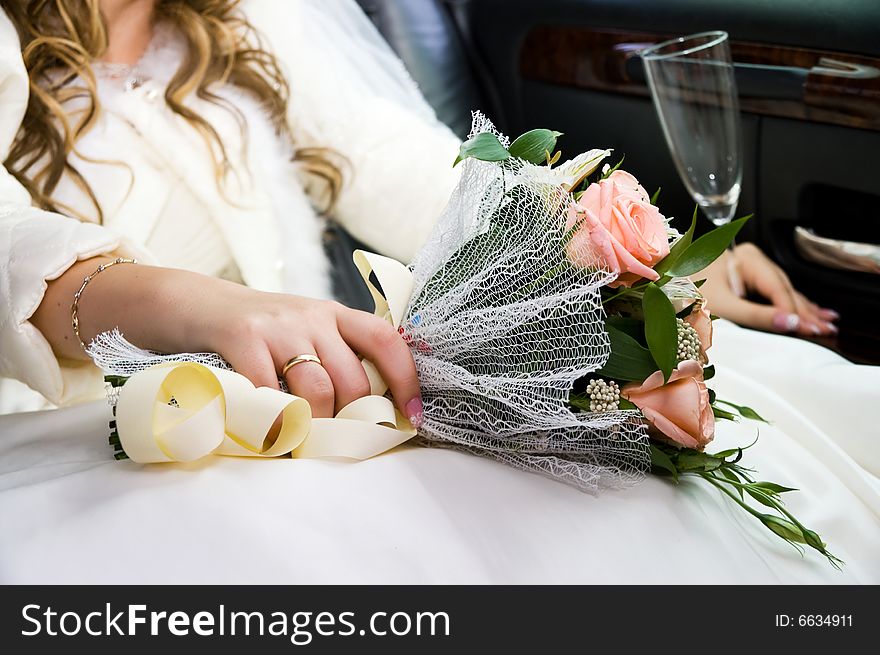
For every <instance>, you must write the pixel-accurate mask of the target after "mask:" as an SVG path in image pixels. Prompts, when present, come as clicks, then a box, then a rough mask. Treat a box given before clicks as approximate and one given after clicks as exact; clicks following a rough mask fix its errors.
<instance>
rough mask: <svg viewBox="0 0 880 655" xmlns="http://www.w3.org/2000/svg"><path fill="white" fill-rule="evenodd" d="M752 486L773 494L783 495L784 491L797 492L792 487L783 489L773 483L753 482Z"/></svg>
mask: <svg viewBox="0 0 880 655" xmlns="http://www.w3.org/2000/svg"><path fill="white" fill-rule="evenodd" d="M753 484H754V486H756V487H758V488H759V489H764V490H766V491H769V492H770V493H773V494H784V493H785V492H786V491H797V489H794V488H793V487H783V486H782V485H781V484H776V483H775V482H754V483H753Z"/></svg>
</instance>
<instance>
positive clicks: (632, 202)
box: [566, 170, 669, 287]
mask: <svg viewBox="0 0 880 655" xmlns="http://www.w3.org/2000/svg"><path fill="white" fill-rule="evenodd" d="M578 221H580V227H579V228H578V230H577V232H576V233H575V235H574V236H573V237H572V239H571V241H570V242H569V244H568V256H569V258H570V259H571V261H572V262H573V263H574V264H576V265H578V266H583V267H584V268H586V267H589V266H595V265H597V264H604V265H605V266H607V267H608V268H610V269H611V270H612V271H613V272H615V273H617V274H618V276H617V279H616V280H615V281H614V282H612V283H611V284H610V285H609V286H612V287H616V286H621V285H622V286H625V287H629V286H632V284H633V283H634V282H637V281H638V280H640V279H641V278H647V279H649V280H656V279H658V278H659V277H660V276H659V275H658V274H657V273H656V272H655V271H654V270H653V269H652V268H651V267H652V266H654V265H656V264H657V263H658V262H659V261H660V260H661V259H663V258H664V257H666V255H668V254H669V237H668V236H667V234H666V221H665V219H664V217H663V214H661V213H660V210H659V209H657V208H656V207H655V206H654V205H652V204H651V201H650V199H649V198H648V194H647V192H646V191H645V190H644V189H643V188H642V186H641V185H640V184H639V182H638V180H636V178H634V177H633V176H632V175H630V174H629V173H627V172H626V171H622V170H616V171H614V172H613V173H612V174H611V175H609V176H608V177H607V178H606V179H604V180H601V181H600V182H594V183H593V184H591V185H590V186H588V187H587V189H586V190H585V191H584V193H583V195H581V197H580V199H579V200H578V201H577V203H575V204H573V205H572V206H571V207H570V208H569V213H568V220H567V223H566V227H567V228H571V227H572V226H573V225H575V224H577V223H578Z"/></svg>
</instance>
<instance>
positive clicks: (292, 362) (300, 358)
mask: <svg viewBox="0 0 880 655" xmlns="http://www.w3.org/2000/svg"><path fill="white" fill-rule="evenodd" d="M303 362H312V363H314V364H317V365H318V366H323V364H321V360H320V359H318V356H317V355H309V354H304V355H297V356H296V357H291V358H290V359H288V360H287V363H286V364H285V365H284V368H282V369H281V377H284V376H285V375H287V371H289V370H290V369H292V368H293V367H294V366H296V365H297V364H302V363H303Z"/></svg>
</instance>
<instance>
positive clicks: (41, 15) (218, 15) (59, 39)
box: [0, 0, 342, 222]
mask: <svg viewBox="0 0 880 655" xmlns="http://www.w3.org/2000/svg"><path fill="white" fill-rule="evenodd" d="M238 4H239V3H238V0H156V7H155V19H156V20H157V21H168V22H170V23H172V24H173V25H174V26H175V27H176V29H177V30H178V31H179V33H180V34H181V36H182V37H183V39H184V41H185V43H186V45H187V51H188V56H186V57H185V58H184V59H183V61H182V62H181V63H180V66H179V68H178V70H177V72H176V73H175V74H174V76H173V77H172V79H171V81H170V83H169V84H168V88H167V89H166V91H165V102H166V103H167V104H168V107H169V108H170V109H171V110H172V111H173V112H175V113H176V114H178V115H180V116H181V117H183V118H184V119H185V120H187V121H188V122H189V123H190V124H191V125H192V126H193V127H195V128H196V129H197V130H198V131H199V132H200V133H201V134H202V136H203V137H204V138H205V140H206V141H207V143H208V146H209V148H210V149H211V152H212V153H213V155H214V165H215V171H216V173H217V179H218V184H219V183H220V182H221V180H222V178H223V176H224V171H225V170H226V169H227V166H226V162H227V155H226V148H225V146H224V144H223V142H222V141H221V140H220V137H219V135H218V134H217V132H216V131H215V130H214V128H213V127H212V126H211V124H210V123H209V122H208V121H206V120H205V119H204V118H202V117H201V116H199V115H198V114H197V113H196V112H194V111H192V110H191V109H189V108H188V107H187V105H186V98H187V96H189V95H190V94H191V93H195V94H196V96H197V97H199V98H201V99H203V100H208V101H210V102H214V103H216V104H219V105H223V106H226V107H227V108H228V109H229V110H230V111H232V112H233V113H235V114H236V115H237V116H238V118H239V121H240V123H241V124H242V129H244V128H245V126H244V123H243V120H242V119H241V116H240V115H239V114H238V113H237V110H236V109H235V108H233V107H230V106H228V104H225V103H223V102H222V101H221V99H220V98H219V97H218V96H217V95H216V94H215V93H214V92H213V91H212V89H215V88H216V87H217V86H219V85H223V84H232V85H234V86H236V87H238V88H240V89H242V90H244V91H246V92H248V93H250V94H251V95H253V96H254V97H255V98H256V99H257V100H258V101H259V102H260V104H261V105H262V106H263V108H264V109H265V110H266V111H267V113H268V115H269V117H270V118H271V120H272V123H273V125H274V127H275V129H276V131H277V133H278V135H279V136H280V137H282V138H286V139H290V132H289V129H288V126H287V123H286V114H287V103H288V97H289V88H288V85H287V81H286V80H285V79H284V76H283V75H282V73H281V70H280V68H279V66H278V62H277V61H276V60H275V57H274V56H273V55H272V54H271V53H269V52H268V51H267V50H265V48H263V46H262V45H261V43H260V39H259V35H258V34H257V33H256V31H255V30H254V28H253V27H252V26H251V25H250V23H248V21H247V20H246V19H245V17H244V16H243V15H242V14H241V13H239V12H238V11H236V8H237V5H238ZM0 7H2V8H3V9H4V10H5V11H6V13H7V15H8V16H9V18H10V19H11V20H12V22H13V24H14V25H15V27H16V29H17V31H18V35H19V39H20V40H21V49H22V57H23V59H24V63H25V66H26V68H27V71H28V76H29V80H30V99H29V102H28V106H27V110H26V113H25V116H24V120H23V121H22V124H21V128H20V129H19V132H18V134H17V135H16V138H15V141H14V143H13V145H12V148H11V149H10V151H9V155H8V157H7V158H6V161H5V162H4V165H5V166H6V168H7V170H9V171H10V173H11V174H12V175H14V176H15V177H16V179H18V181H19V182H21V183H22V184H23V185H24V186H25V188H26V189H27V190H28V191H29V192H30V194H31V197H32V199H33V202H34V204H36V205H38V206H40V207H42V208H44V209H49V210H51V211H63V212H65V213H68V214H73V215H77V213H76V212H74V211H72V209H71V208H69V207H63V206H61V205H60V204H59V203H58V202H57V201H55V200H53V198H52V194H53V192H54V190H55V188H56V187H57V186H58V183H59V181H60V180H61V178H62V176H63V175H64V174H65V173H67V174H68V175H70V176H71V178H72V179H73V181H74V182H75V183H76V184H77V185H78V186H79V187H80V188H81V189H82V190H83V191H84V192H85V193H86V194H87V196H88V197H89V198H90V199H91V202H92V204H93V206H94V209H95V216H93V217H86V216H81V215H77V217H78V218H80V219H81V220H93V221H96V222H102V221H103V212H102V209H101V206H100V203H99V202H98V200H97V198H96V196H95V194H94V192H93V190H92V189H91V187H90V186H89V184H88V183H87V182H86V180H85V179H84V178H83V177H82V175H80V173H79V172H78V171H77V170H76V168H75V167H74V166H73V165H72V164H71V162H70V160H69V155H70V154H71V153H73V152H75V150H76V145H77V142H78V140H79V139H80V138H81V137H82V136H83V135H84V134H85V133H86V132H88V130H89V129H90V128H91V127H93V126H94V124H95V122H96V120H97V119H98V116H99V115H100V111H101V105H100V102H99V100H98V95H97V85H96V81H95V74H94V71H93V69H92V64H91V62H92V61H94V60H96V59H98V58H100V57H101V56H102V55H103V54H104V53H105V52H106V50H107V45H108V40H107V27H106V23H105V20H104V17H103V16H102V14H101V10H100V3H99V0H80V1H77V2H66V1H65V0H0ZM82 97H85V98H86V100H87V103H86V107H87V108H86V110H85V111H83V112H79V111H78V112H76V114H75V118H74V117H73V116H72V115H71V114H69V113H68V112H67V110H66V109H65V104H66V103H68V102H69V101H70V100H71V99H73V98H82ZM295 152H296V155H295V157H294V159H295V160H298V161H300V162H301V164H302V166H303V167H304V169H305V170H306V171H308V172H310V173H312V174H314V175H315V176H317V177H319V178H320V179H322V180H323V181H324V182H325V183H326V188H327V191H328V195H327V207H326V209H329V207H330V206H331V205H332V203H333V200H334V199H335V197H336V195H337V194H338V192H339V190H340V188H341V183H342V176H341V173H340V169H339V167H338V166H337V165H336V164H335V163H334V162H333V153H331V152H329V151H327V150H325V149H322V148H300V149H297V150H295Z"/></svg>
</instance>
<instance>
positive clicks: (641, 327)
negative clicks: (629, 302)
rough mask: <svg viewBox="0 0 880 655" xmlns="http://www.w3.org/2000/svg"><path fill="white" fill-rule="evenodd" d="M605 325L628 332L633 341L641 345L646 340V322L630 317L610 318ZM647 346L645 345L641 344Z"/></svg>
mask: <svg viewBox="0 0 880 655" xmlns="http://www.w3.org/2000/svg"><path fill="white" fill-rule="evenodd" d="M605 324H606V325H610V326H612V327H614V328H617V329H618V330H620V331H621V332H626V333H627V334H628V335H629V336H631V337H632V338H633V339H635V340H636V341H638V342H639V343H641V342H642V341H643V340H644V338H645V322H644V321H640V320H639V319H637V318H631V317H629V316H609V317H608V318H606V319H605ZM641 345H645V344H643V343H642V344H641Z"/></svg>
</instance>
